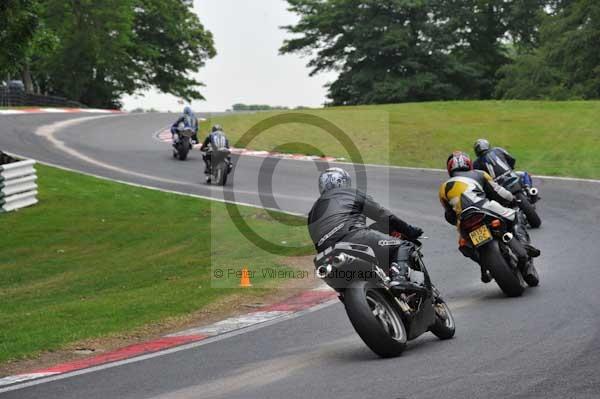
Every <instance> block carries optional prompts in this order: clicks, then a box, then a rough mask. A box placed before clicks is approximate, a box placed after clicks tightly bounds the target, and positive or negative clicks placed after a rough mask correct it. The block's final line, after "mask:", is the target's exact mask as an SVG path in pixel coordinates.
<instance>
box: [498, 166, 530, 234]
mask: <svg viewBox="0 0 600 399" xmlns="http://www.w3.org/2000/svg"><path fill="white" fill-rule="evenodd" d="M495 180H496V182H497V183H498V184H500V185H501V186H502V187H504V188H506V189H507V190H508V191H510V192H511V193H512V194H513V195H514V196H515V197H516V199H517V202H518V203H519V208H520V209H521V210H522V211H523V213H524V214H525V217H526V219H527V223H528V224H529V225H530V226H531V227H533V228H538V227H540V226H541V225H542V219H541V218H540V216H539V215H538V213H537V210H536V206H535V204H536V202H538V201H539V199H540V197H539V191H538V189H537V188H535V187H533V182H532V179H531V176H530V175H529V173H527V172H514V171H508V172H506V173H504V174H503V175H500V176H498V177H497V178H496V179H495Z"/></svg>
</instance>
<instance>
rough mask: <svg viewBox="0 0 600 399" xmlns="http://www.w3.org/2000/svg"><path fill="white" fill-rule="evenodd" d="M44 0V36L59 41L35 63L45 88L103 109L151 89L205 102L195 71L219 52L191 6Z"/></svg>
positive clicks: (159, 0)
mask: <svg viewBox="0 0 600 399" xmlns="http://www.w3.org/2000/svg"><path fill="white" fill-rule="evenodd" d="M39 1H40V2H41V4H42V12H41V19H42V21H43V23H44V27H45V30H44V32H45V33H46V34H45V36H44V37H46V38H54V39H56V40H45V41H43V43H45V45H46V49H47V50H48V51H47V52H45V53H43V54H42V55H41V56H39V57H37V59H35V62H32V74H33V77H34V80H35V81H36V83H37V84H38V85H39V86H41V87H42V88H43V90H44V91H47V92H49V93H51V94H56V95H61V96H65V97H68V98H70V99H74V100H77V101H80V102H82V103H84V104H87V105H90V106H96V107H119V106H120V104H119V98H120V97H121V96H122V95H123V94H132V93H134V92H136V91H138V90H142V89H147V88H149V87H156V88H158V89H159V90H161V91H163V92H167V93H172V94H174V95H176V96H179V97H184V98H186V99H188V100H191V99H202V98H203V97H202V95H201V93H200V92H199V90H198V86H201V83H200V82H199V81H197V80H196V79H193V78H191V77H189V74H190V73H192V72H196V71H198V70H199V69H200V68H201V67H202V66H203V65H204V63H205V61H206V60H207V59H208V58H211V57H213V56H214V55H215V54H216V52H215V49H214V46H213V39H212V35H211V34H210V32H208V31H206V30H205V29H204V27H203V26H202V24H201V23H200V21H199V20H198V17H197V16H196V14H194V13H193V11H192V10H191V6H192V4H191V2H190V1H187V0H69V1H64V0H39ZM49 44H51V45H49Z"/></svg>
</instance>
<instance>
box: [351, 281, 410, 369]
mask: <svg viewBox="0 0 600 399" xmlns="http://www.w3.org/2000/svg"><path fill="white" fill-rule="evenodd" d="M344 305H345V307H346V313H347V314H348V318H349V319H350V322H351V323H352V326H353V327H354V329H355V330H356V332H357V334H358V335H359V336H360V338H361V339H362V340H363V342H364V343H365V344H366V345H367V346H368V347H369V348H370V349H371V350H372V351H373V352H375V353H376V354H377V355H379V356H380V357H383V358H388V357H395V356H399V355H400V354H401V353H402V352H403V351H404V349H405V348H406V342H407V341H408V336H407V334H406V329H405V327H404V322H403V320H402V317H401V315H400V310H399V309H398V308H397V307H396V306H395V304H394V303H392V301H391V298H390V297H389V296H388V295H387V294H386V293H385V292H384V291H382V289H381V288H378V287H377V286H376V285H375V284H374V283H371V282H368V281H357V282H354V283H352V284H351V285H350V286H349V287H348V288H347V289H346V290H345V291H344Z"/></svg>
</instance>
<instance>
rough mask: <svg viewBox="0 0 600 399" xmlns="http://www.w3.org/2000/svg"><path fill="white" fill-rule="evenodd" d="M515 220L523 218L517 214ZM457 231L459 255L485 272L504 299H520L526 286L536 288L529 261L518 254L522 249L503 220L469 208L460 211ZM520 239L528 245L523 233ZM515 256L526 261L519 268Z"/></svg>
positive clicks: (537, 276)
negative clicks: (488, 274) (470, 260)
mask: <svg viewBox="0 0 600 399" xmlns="http://www.w3.org/2000/svg"><path fill="white" fill-rule="evenodd" d="M516 217H517V218H521V221H522V218H523V214H522V213H521V212H520V211H517V215H516ZM517 228H521V227H517ZM459 229H460V234H461V239H460V251H461V252H462V253H463V254H464V255H465V256H467V257H469V258H471V259H473V260H475V261H476V262H478V263H479V264H480V266H482V267H483V268H484V269H486V270H487V271H489V272H490V274H491V275H492V277H493V278H494V280H495V281H496V283H497V284H498V286H499V287H500V289H501V290H502V291H503V292H504V293H505V294H506V295H507V296H509V297H517V296H520V295H522V294H523V292H524V291H525V287H526V286H527V285H529V286H530V287H535V286H537V285H538V284H539V275H538V272H537V269H536V268H535V265H534V264H533V259H532V258H531V257H530V256H529V255H527V254H526V253H523V254H521V251H524V248H523V247H522V245H520V243H518V242H517V238H516V237H515V235H514V234H513V232H511V231H509V226H508V225H507V223H506V221H505V220H503V219H501V218H499V217H498V216H496V215H495V214H493V213H492V212H490V211H488V210H486V209H483V208H481V207H477V206H471V207H468V208H466V209H465V210H463V211H462V213H461V215H460V225H459ZM522 235H523V237H525V238H526V240H527V242H528V243H529V234H528V233H527V231H523V232H522ZM519 254H521V255H522V256H523V257H527V259H528V260H527V262H526V264H524V265H520V264H519V256H518V255H519Z"/></svg>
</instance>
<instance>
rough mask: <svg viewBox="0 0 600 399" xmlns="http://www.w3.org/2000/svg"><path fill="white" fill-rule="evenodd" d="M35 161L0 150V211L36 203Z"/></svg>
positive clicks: (12, 209) (8, 210)
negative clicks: (17, 157) (19, 157)
mask: <svg viewBox="0 0 600 399" xmlns="http://www.w3.org/2000/svg"><path fill="white" fill-rule="evenodd" d="M36 181H37V175H36V171H35V161H34V160H32V159H28V160H20V159H16V158H13V157H11V156H9V155H6V154H4V153H2V152H0V213H4V212H10V211H14V210H17V209H21V208H25V207H27V206H31V205H34V204H37V202H38V200H37V194H38V192H37V183H36Z"/></svg>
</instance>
